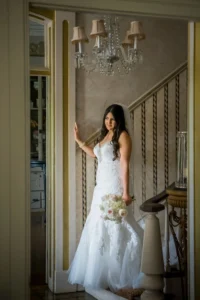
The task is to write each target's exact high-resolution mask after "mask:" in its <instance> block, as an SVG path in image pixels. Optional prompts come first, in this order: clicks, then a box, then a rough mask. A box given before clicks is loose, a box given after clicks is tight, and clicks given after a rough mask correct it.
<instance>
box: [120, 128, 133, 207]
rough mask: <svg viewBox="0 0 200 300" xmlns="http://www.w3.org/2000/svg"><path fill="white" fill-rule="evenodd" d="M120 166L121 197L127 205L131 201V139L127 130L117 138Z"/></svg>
mask: <svg viewBox="0 0 200 300" xmlns="http://www.w3.org/2000/svg"><path fill="white" fill-rule="evenodd" d="M119 146H120V148H119V151H120V167H121V172H122V184H123V196H122V197H123V199H124V201H125V202H126V204H127V205H129V204H131V203H132V198H131V196H130V194H129V161H130V156H131V150H132V149H131V148H132V147H131V139H130V136H129V135H128V133H127V132H125V131H124V132H122V133H121V135H120V138H119Z"/></svg>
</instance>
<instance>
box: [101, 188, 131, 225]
mask: <svg viewBox="0 0 200 300" xmlns="http://www.w3.org/2000/svg"><path fill="white" fill-rule="evenodd" d="M99 207H100V210H101V211H102V214H101V217H102V218H103V219H104V220H110V221H115V222H116V223H121V221H122V219H123V218H125V217H126V216H127V215H128V210H127V208H126V203H125V202H124V200H123V199H122V196H118V195H112V194H109V195H105V196H104V197H102V203H101V204H100V206H99Z"/></svg>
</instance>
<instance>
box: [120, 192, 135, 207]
mask: <svg viewBox="0 0 200 300" xmlns="http://www.w3.org/2000/svg"><path fill="white" fill-rule="evenodd" d="M122 199H123V200H124V202H125V203H126V206H128V205H130V204H131V203H132V201H133V200H132V198H131V196H130V195H123V196H122Z"/></svg>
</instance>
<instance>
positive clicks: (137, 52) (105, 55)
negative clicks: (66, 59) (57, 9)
mask: <svg viewBox="0 0 200 300" xmlns="http://www.w3.org/2000/svg"><path fill="white" fill-rule="evenodd" d="M90 38H91V39H94V46H93V49H92V53H91V55H90V56H89V55H88V54H87V53H86V52H85V51H84V44H85V43H88V42H89V40H88V37H87V35H86V33H85V29H84V27H81V26H76V27H74V28H73V38H72V40H71V42H72V44H74V45H75V67H76V68H77V69H84V70H86V71H88V72H91V71H95V72H100V73H102V74H105V75H114V74H115V73H116V72H118V73H120V74H123V75H124V74H128V73H129V72H131V71H132V70H133V69H134V67H135V66H136V65H137V64H141V63H142V62H143V55H142V51H141V49H139V48H138V42H139V41H141V40H143V39H144V38H145V34H144V32H143V28H142V23H141V22H139V21H133V22H131V23H130V29H129V30H128V31H127V32H126V35H125V39H124V41H123V42H120V25H119V19H118V17H116V16H105V17H104V19H102V20H93V21H92V31H91V33H90Z"/></svg>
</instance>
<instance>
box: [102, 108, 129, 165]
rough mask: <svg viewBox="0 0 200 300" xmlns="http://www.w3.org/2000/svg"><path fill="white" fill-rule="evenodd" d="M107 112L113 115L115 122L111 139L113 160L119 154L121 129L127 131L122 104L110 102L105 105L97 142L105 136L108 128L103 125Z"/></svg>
mask: <svg viewBox="0 0 200 300" xmlns="http://www.w3.org/2000/svg"><path fill="white" fill-rule="evenodd" d="M108 113H111V114H112V115H113V117H114V119H115V122H116V127H115V128H114V132H113V137H112V141H111V143H112V145H113V155H114V157H113V160H115V159H117V158H118V156H119V137H120V135H121V133H122V132H123V131H126V132H127V133H128V130H127V128H126V124H125V116H124V110H123V108H122V106H121V105H119V104H112V105H110V106H109V107H107V108H106V110H105V113H104V116H103V122H102V127H101V133H100V137H99V142H100V141H102V140H103V139H104V137H105V136H106V134H107V133H108V129H107V128H106V125H105V119H106V116H107V114H108Z"/></svg>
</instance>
